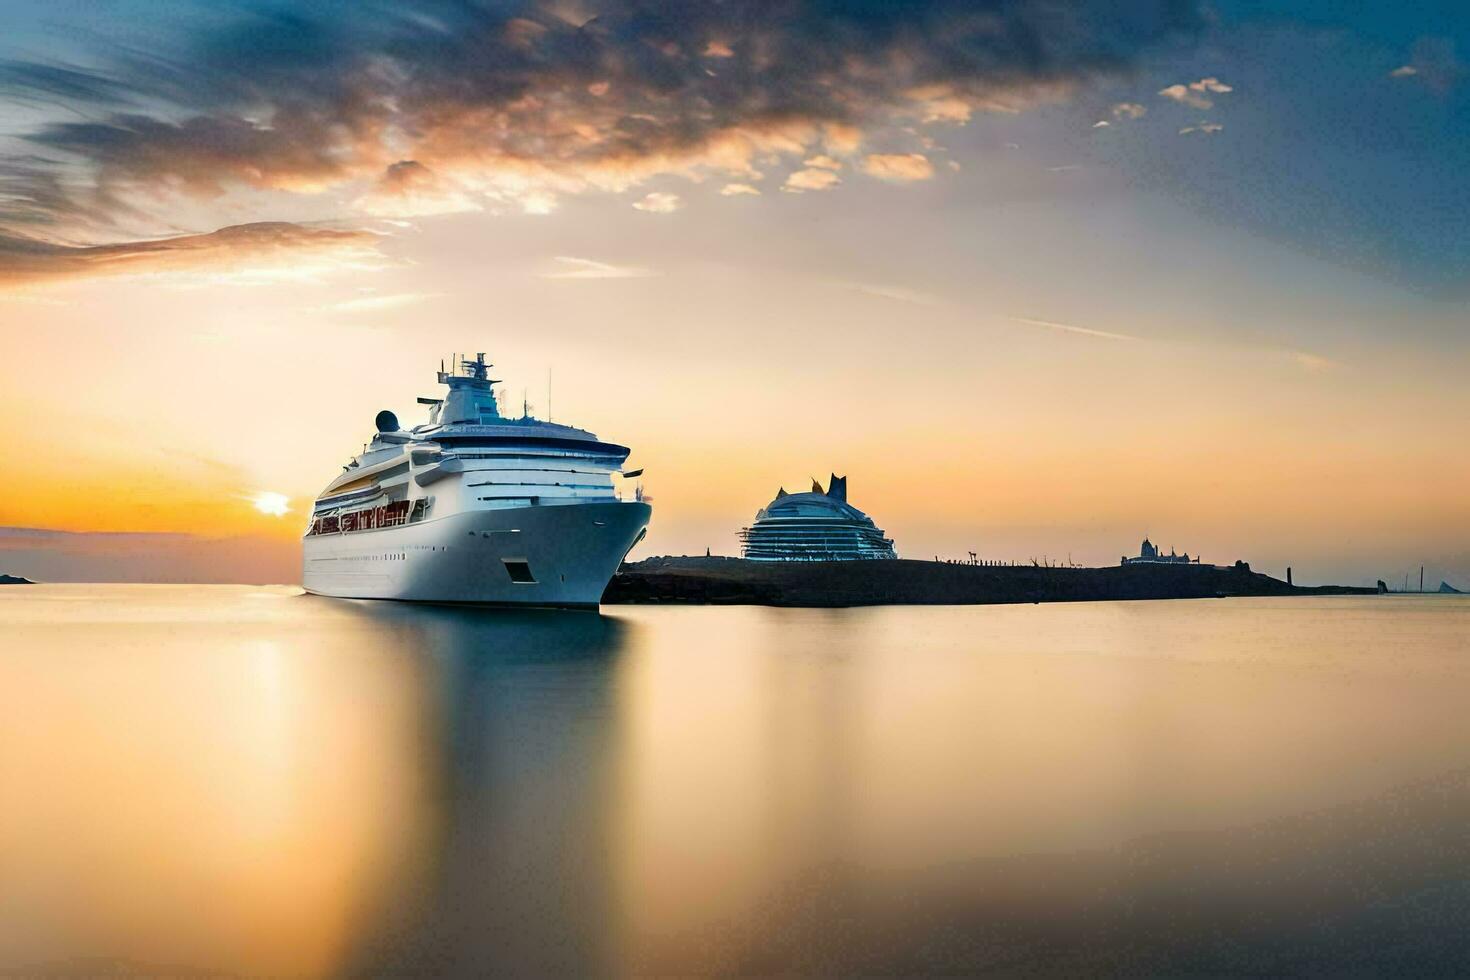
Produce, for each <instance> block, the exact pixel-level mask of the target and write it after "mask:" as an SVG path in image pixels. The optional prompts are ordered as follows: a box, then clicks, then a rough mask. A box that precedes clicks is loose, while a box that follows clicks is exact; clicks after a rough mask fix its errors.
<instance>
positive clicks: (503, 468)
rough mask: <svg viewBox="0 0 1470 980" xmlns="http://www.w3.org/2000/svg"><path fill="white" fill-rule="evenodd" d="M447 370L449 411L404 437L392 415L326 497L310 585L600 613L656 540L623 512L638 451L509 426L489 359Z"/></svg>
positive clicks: (554, 427) (384, 415)
mask: <svg viewBox="0 0 1470 980" xmlns="http://www.w3.org/2000/svg"><path fill="white" fill-rule="evenodd" d="M443 367H444V366H443V365H442V364H441V365H440V371H439V383H440V384H441V385H445V386H447V387H448V389H449V390H448V392H447V394H445V396H444V397H443V398H420V399H419V403H420V404H421V405H426V406H428V415H429V421H428V422H427V423H425V424H423V425H417V426H414V427H413V428H412V429H408V430H404V429H402V428H401V427H400V426H399V423H398V418H397V416H395V415H394V414H393V413H392V412H390V411H383V412H379V413H378V416H377V419H376V425H377V432H376V433H375V434H374V435H373V439H372V442H370V443H369V444H368V445H367V446H366V447H365V448H364V450H363V452H362V453H361V454H360V455H358V456H357V457H355V458H354V459H353V460H352V461H351V462H349V463H348V464H347V465H346V466H344V467H343V468H342V472H341V474H340V475H338V476H337V478H336V479H334V480H332V482H331V483H329V484H327V487H326V489H325V490H323V491H322V492H321V495H320V496H318V497H317V499H316V502H315V504H314V506H313V508H312V512H311V518H310V521H309V523H308V525H307V528H306V534H305V537H304V538H303V541H302V564H303V568H302V583H303V585H304V586H305V588H306V591H308V592H311V593H314V594H316V595H324V596H336V597H340V598H354V599H404V600H411V601H418V602H444V603H483V604H490V605H507V606H560V607H574V608H595V607H596V606H597V605H598V603H599V602H600V601H601V599H602V592H603V590H604V589H605V588H606V587H607V583H608V580H609V579H610V578H612V575H613V573H614V572H615V571H617V568H618V565H619V564H620V563H621V562H622V560H623V558H624V557H625V556H626V555H627V553H628V552H629V551H630V550H632V548H633V546H634V545H635V544H637V543H638V542H639V541H640V540H642V538H643V535H644V534H645V533H646V532H647V529H648V519H649V515H650V512H651V509H650V507H649V505H648V504H647V503H646V502H644V500H643V494H642V490H641V488H639V487H636V486H635V487H634V488H633V491H632V494H631V499H623V496H624V493H623V488H624V487H626V486H627V484H620V483H619V481H620V480H624V479H631V478H634V477H637V476H640V475H641V474H642V472H643V471H642V470H641V469H638V470H624V469H623V464H624V463H625V461H626V460H627V458H628V453H629V450H628V448H627V447H626V446H619V445H616V444H614V443H610V442H603V441H601V440H600V439H598V438H597V436H595V435H593V434H592V433H590V432H587V431H585V430H583V429H576V428H573V427H571V426H568V425H559V424H555V423H552V422H550V421H545V420H541V419H537V418H533V417H531V416H530V415H528V414H527V415H523V416H522V417H520V418H509V417H506V416H503V415H501V413H500V410H499V407H498V406H497V404H496V398H495V388H494V386H495V384H496V383H497V382H496V380H495V379H492V378H490V376H489V369H490V368H491V367H492V365H490V364H488V363H486V361H485V355H484V354H477V355H476V356H475V358H474V359H473V360H469V359H461V358H459V357H456V358H455V359H454V360H453V361H452V362H451V366H450V369H449V370H448V371H445V370H444V369H443Z"/></svg>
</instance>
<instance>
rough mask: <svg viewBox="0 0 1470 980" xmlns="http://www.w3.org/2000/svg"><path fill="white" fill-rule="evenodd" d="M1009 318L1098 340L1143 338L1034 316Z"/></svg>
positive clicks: (1013, 320)
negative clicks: (1039, 318)
mask: <svg viewBox="0 0 1470 980" xmlns="http://www.w3.org/2000/svg"><path fill="white" fill-rule="evenodd" d="M1009 319H1010V320H1011V321H1012V322H1015V323H1024V324H1026V325H1027V326H1032V327H1045V328H1046V329H1048V330H1056V331H1059V332H1061V333H1072V334H1077V335H1079V336H1082V337H1097V338H1098V339H1100V340H1127V341H1135V340H1142V339H1143V338H1142V337H1135V336H1133V335H1132V334H1126V333H1114V332H1113V331H1111V330H1097V329H1095V328H1093V327H1079V326H1077V325H1075V324H1071V323H1058V322H1056V321H1055V320H1038V319H1035V318H1034V317H1029V316H1013V317H1009Z"/></svg>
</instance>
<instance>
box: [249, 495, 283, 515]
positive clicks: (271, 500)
mask: <svg viewBox="0 0 1470 980" xmlns="http://www.w3.org/2000/svg"><path fill="white" fill-rule="evenodd" d="M250 502H251V503H252V504H254V505H255V509H256V510H258V511H260V512H261V513H262V514H269V515H270V516H272V517H284V516H285V515H286V514H288V513H290V511H291V500H290V498H288V497H287V496H286V495H285V494H281V493H272V492H271V491H269V490H262V491H260V492H259V493H257V494H256V495H255V496H254V497H252V498H251V501H250Z"/></svg>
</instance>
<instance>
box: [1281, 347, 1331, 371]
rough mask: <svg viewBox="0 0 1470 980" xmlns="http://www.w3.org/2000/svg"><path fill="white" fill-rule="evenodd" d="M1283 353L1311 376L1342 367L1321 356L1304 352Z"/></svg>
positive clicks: (1291, 351)
mask: <svg viewBox="0 0 1470 980" xmlns="http://www.w3.org/2000/svg"><path fill="white" fill-rule="evenodd" d="M1284 353H1285V354H1286V356H1287V357H1289V358H1291V359H1292V360H1293V361H1294V362H1296V364H1297V366H1298V367H1300V368H1301V369H1302V370H1304V371H1307V372H1309V373H1311V374H1318V373H1320V372H1322V371H1332V370H1335V369H1337V368H1340V367H1342V365H1341V364H1339V363H1338V362H1337V361H1334V360H1332V359H1331V358H1328V357H1323V356H1322V355H1321V354H1312V353H1310V352H1308V351H1304V350H1289V351H1285V352H1284Z"/></svg>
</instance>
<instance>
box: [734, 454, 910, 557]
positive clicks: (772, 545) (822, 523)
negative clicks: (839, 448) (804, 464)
mask: <svg viewBox="0 0 1470 980" xmlns="http://www.w3.org/2000/svg"><path fill="white" fill-rule="evenodd" d="M740 553H741V555H742V557H745V558H749V559H751V560H752V561H853V560H859V559H876V558H896V557H897V554H896V553H895V552H894V550H893V541H892V540H891V539H889V538H887V537H884V535H883V531H882V529H881V528H879V527H878V526H877V525H875V524H874V523H873V519H872V518H871V517H869V516H868V515H867V514H864V513H863V512H862V511H860V510H858V509H857V508H856V507H854V506H853V505H852V504H850V503H848V502H847V477H845V476H838V475H837V474H835V473H834V474H832V479H831V481H830V482H829V483H828V485H827V489H826V490H823V489H822V485H821V484H820V483H818V482H817V481H816V480H813V481H812V489H811V492H810V493H787V492H786V488H785V487H782V488H781V489H780V490H779V491H777V493H776V499H775V500H772V501H771V502H770V503H769V504H767V505H766V506H765V507H763V508H762V509H761V510H760V512H759V513H757V514H756V515H755V523H754V524H752V525H751V526H750V527H745V528H741V529H740Z"/></svg>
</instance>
